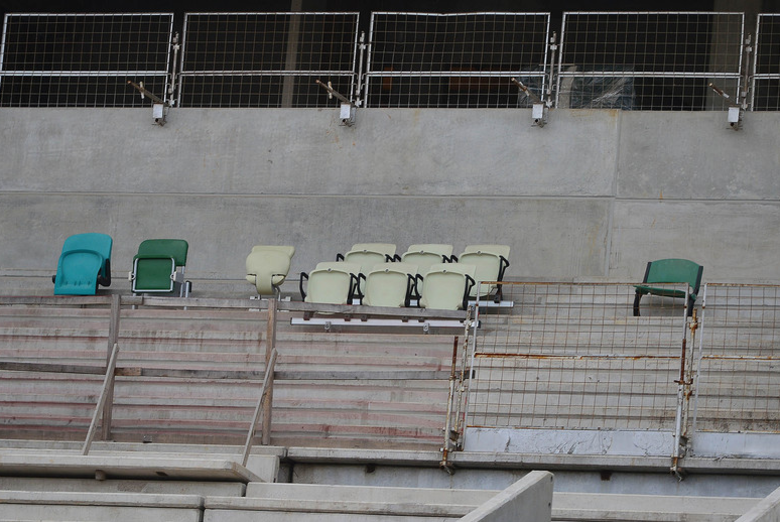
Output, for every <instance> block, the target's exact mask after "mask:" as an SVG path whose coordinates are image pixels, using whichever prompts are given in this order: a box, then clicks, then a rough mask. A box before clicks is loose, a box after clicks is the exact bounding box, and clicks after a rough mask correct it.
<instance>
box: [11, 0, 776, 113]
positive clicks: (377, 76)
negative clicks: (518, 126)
mask: <svg viewBox="0 0 780 522" xmlns="http://www.w3.org/2000/svg"><path fill="white" fill-rule="evenodd" d="M262 14H267V15H283V16H286V17H289V18H290V19H292V17H294V16H312V15H315V16H316V15H327V16H333V15H350V16H354V17H355V29H354V38H351V40H352V41H351V42H350V46H351V64H350V67H347V68H345V69H344V70H341V69H337V70H308V69H305V68H299V69H290V70H287V69H281V70H246V71H227V70H224V69H223V70H218V69H217V68H214V69H213V70H188V69H185V67H186V63H185V51H186V50H185V49H184V47H185V45H186V41H187V38H188V36H191V35H188V31H187V29H186V27H187V24H188V18H189V17H192V16H197V15H262ZM390 15H392V16H399V15H414V16H425V17H431V18H433V17H464V16H466V17H467V16H471V17H474V16H477V17H478V16H480V15H486V16H487V15H490V16H496V15H501V16H515V17H517V16H543V17H546V21H545V27H546V29H545V36H544V37H545V39H546V41H545V42H539V44H540V45H542V44H543V45H544V53H543V59H542V61H543V64H538V65H539V66H540V67H539V68H535V69H534V70H498V71H495V70H479V69H480V67H479V65H480V64H477V66H475V67H473V68H474V69H476V70H430V71H426V70H411V71H409V70H399V71H384V70H381V71H380V70H375V68H376V62H375V59H374V57H373V56H372V53H373V52H374V45H375V42H374V41H373V40H374V38H375V29H376V21H377V20H378V19H381V17H383V16H390ZM602 15H610V16H612V15H614V16H634V15H637V16H640V15H641V16H651V15H652V16H667V15H679V16H686V17H693V16H696V17H710V18H711V19H713V20H714V18H713V17H739V18H738V19H737V18H733V21H732V18H727V19H725V20H726V26H725V27H729V28H730V27H734V30H733V31H731V30H729V31H726V32H724V33H723V34H726V35H728V36H729V37H730V40H728V41H726V40H723V41H721V42H712V41H710V42H708V43H706V44H701V45H706V46H709V47H710V48H713V47H715V46H720V48H721V51H722V52H720V51H719V54H716V55H715V56H720V57H725V58H726V60H725V62H727V66H728V67H729V68H731V67H732V65H733V66H734V67H735V70H727V71H724V70H716V69H713V63H712V62H711V61H709V62H702V63H703V65H704V66H705V68H706V70H705V71H702V70H683V71H677V70H661V71H615V70H587V71H572V70H566V67H567V65H566V60H567V59H568V58H567V56H566V54H567V49H568V46H570V45H573V43H572V42H571V41H567V40H569V37H570V31H569V29H571V28H567V25H571V24H573V23H574V22H573V20H574V19H575V18H574V17H579V16H590V17H597V16H602ZM128 16H129V17H136V18H138V17H144V16H164V17H170V19H169V20H167V19H166V20H165V21H164V24H166V25H167V32H168V37H167V46H168V49H167V54H166V64H165V66H164V68H165V70H163V68H162V66H161V67H160V68H159V69H156V68H153V69H151V70H140V69H137V68H136V69H132V68H130V69H111V70H92V69H91V68H90V67H89V66H87V67H84V68H83V69H72V70H60V71H55V70H51V71H49V70H32V69H30V70H24V68H21V69H20V68H18V67H16V66H14V67H15V68H14V69H10V70H6V69H7V68H8V67H9V63H10V58H9V57H8V56H6V54H7V53H8V52H9V46H8V41H9V38H10V34H11V33H10V31H11V28H10V24H9V21H10V20H12V19H14V18H15V17H101V18H103V19H106V18H109V17H128ZM184 16H185V19H184V26H185V30H184V33H183V34H182V43H183V45H182V52H181V53H180V54H181V56H178V57H176V58H175V59H172V58H171V48H172V47H176V44H175V40H174V32H173V31H174V22H175V19H174V15H173V13H14V14H6V15H5V17H4V20H3V28H2V40H0V87H2V86H3V84H4V83H5V84H7V85H10V83H8V81H7V79H8V78H12V77H22V76H27V77H31V76H42V77H44V76H51V77H56V76H60V77H63V76H72V77H83V78H86V77H104V78H105V77H108V78H120V77H123V76H129V75H147V76H155V77H159V78H161V79H163V80H162V82H161V84H162V85H164V89H163V90H164V92H158V93H156V94H158V95H159V96H161V97H162V98H163V99H164V101H166V102H168V103H170V104H174V102H177V103H179V104H184V105H187V95H186V93H185V94H182V89H181V84H180V83H179V85H178V87H179V91H178V92H173V90H174V86H177V77H178V79H179V80H184V81H185V83H186V82H187V80H188V78H193V77H204V76H219V75H221V74H226V73H230V74H231V75H239V76H274V77H288V76H289V77H296V76H297V77H301V78H307V79H309V80H311V82H312V84H314V80H315V79H318V78H317V77H318V76H322V75H332V76H339V77H343V78H348V84H349V88H348V91H349V92H344V94H345V95H346V97H347V98H348V99H350V100H351V101H352V102H353V103H354V104H355V105H356V106H367V107H371V106H375V105H376V106H381V105H377V104H376V103H375V102H374V101H373V100H372V99H370V98H371V96H369V87H370V86H371V85H372V82H376V81H381V80H383V79H390V80H392V78H404V79H424V78H429V79H432V78H443V77H450V78H455V79H459V80H462V81H464V82H465V83H466V84H471V83H474V84H475V85H477V87H475V90H476V89H477V88H479V85H480V83H481V82H483V81H484V82H488V83H489V82H490V81H491V80H490V79H493V80H501V79H506V80H507V82H508V81H509V80H510V79H513V78H527V79H529V80H530V81H533V82H537V81H538V83H539V84H540V85H541V88H539V87H538V86H537V85H534V86H533V87H532V89H531V90H532V91H537V92H538V94H539V97H540V98H542V99H543V101H545V102H546V104H547V105H548V106H550V107H551V106H555V107H562V106H563V105H565V104H562V102H561V96H562V91H563V90H564V89H563V87H562V84H564V83H566V82H569V81H573V80H575V79H587V78H590V79H594V78H651V79H652V78H659V79H675V80H676V79H681V80H686V81H690V80H696V81H697V82H705V81H707V80H712V82H711V83H717V82H718V81H719V80H720V81H724V82H728V83H729V85H728V86H726V87H725V88H723V91H726V94H729V95H730V96H729V98H728V99H726V98H725V97H724V96H723V94H722V92H723V91H721V90H720V89H719V88H717V87H718V86H717V85H713V90H714V91H716V93H718V94H716V93H711V92H710V93H707V94H702V97H703V98H701V99H702V100H703V101H702V103H701V106H699V105H700V104H698V101H697V103H696V104H694V106H693V109H692V110H721V109H723V108H726V107H727V106H728V107H733V106H740V107H741V109H743V110H748V111H753V110H780V100H775V97H776V96H777V93H778V92H780V70H774V69H773V68H772V67H774V66H773V65H772V67H770V68H769V70H763V69H762V68H761V63H762V62H761V60H762V57H764V60H766V58H765V57H766V56H767V54H769V55H770V61H771V60H774V58H775V57H774V53H776V52H777V51H776V49H777V39H769V40H767V38H770V37H771V38H774V33H775V31H774V29H771V28H773V27H774V26H775V25H776V24H775V21H776V20H777V17H780V14H775V13H762V14H758V15H757V19H756V29H755V33H754V34H751V35H749V36H748V39H747V40H746V39H745V37H746V34H745V25H746V24H745V14H744V13H726V12H703V11H702V12H685V11H681V12H660V11H659V12H650V11H648V12H617V11H615V12H578V11H573V12H565V13H563V21H562V26H561V28H560V31H561V34H560V43H556V42H555V41H554V40H555V38H553V39H551V38H550V34H551V30H552V29H553V28H552V27H551V21H550V13H500V12H496V13H488V12H485V13H448V14H436V13H403V12H400V13H392V12H385V11H380V12H373V13H371V20H370V32H369V39H368V43H367V44H365V43H364V41H363V38H364V37H361V36H360V30H359V13H355V12H311V13H304V12H301V13H299V12H283V13H186V14H185V15H184ZM594 19H595V18H594ZM702 20H706V19H705V18H702ZM534 23H536V22H534ZM539 23H540V24H541V22H539ZM737 23H739V27H741V29H740V31H739V34H740V35H741V36H740V38H741V39H742V42H741V43H740V49H739V50H737V49H736V42H735V40H736V35H737V33H738V31H737V30H736V27H737ZM540 27H541V25H540ZM572 27H573V26H572ZM572 30H573V29H572ZM350 34H351V31H350ZM540 34H541V33H540ZM552 34H555V33H552ZM648 34H650V33H648ZM670 34H672V33H670ZM702 34H706V32H705V31H703V32H702ZM712 34H716V35H717V34H719V33H718V32H717V31H714V32H713V33H712ZM752 37H755V42H754V44H753V45H751V44H750V38H752ZM454 41H457V39H455V40H454ZM767 42H769V43H767ZM675 45H676V44H675ZM681 45H682V47H681V48H683V49H684V48H685V47H684V46H685V45H687V44H686V43H685V42H683V43H682V44H681ZM767 45H769V47H767ZM724 46H725V47H724ZM732 47H734V48H733V49H732ZM365 49H367V50H368V52H367V53H364V50H365ZM534 49H535V47H534ZM724 49H725V50H724ZM286 51H288V52H289V49H287V50H286ZM651 51H652V50H651ZM30 52H33V50H31V51H30ZM141 52H142V51H141ZM530 52H535V50H533V51H530ZM750 52H753V56H752V57H750V56H749V53H750ZM556 55H557V56H558V57H559V59H558V60H557V64H556ZM85 59H86V60H88V59H89V58H85ZM174 62H175V63H174ZM84 63H85V64H88V63H90V62H84ZM529 63H530V61H529ZM670 63H671V62H670ZM772 63H774V62H772ZM721 65H723V63H721ZM501 66H502V65H500V64H499V67H501ZM539 69H541V70H539ZM734 86H736V88H734ZM762 86H769V89H768V91H766V92H767V93H768V94H767V95H766V96H767V102H766V103H765V104H764V103H759V100H758V99H757V92H756V90H757V89H761V87H762ZM57 87H58V88H60V87H59V86H57ZM147 87H148V85H147ZM721 87H722V86H721ZM156 88H157V89H159V88H160V87H159V86H158V87H156ZM681 88H682V89H683V90H685V89H690V87H689V86H683V87H681ZM311 89H312V91H310V93H313V92H314V91H316V90H318V87H314V86H312V87H311ZM185 90H186V87H185ZM128 91H129V92H131V91H130V89H129V87H128ZM733 91H736V92H733ZM52 92H54V94H53V96H59V95H61V96H64V97H68V96H80V95H81V93H80V92H79V93H77V94H75V95H74V94H71V93H69V92H65V91H56V92H55V91H54V90H52ZM508 92H509V91H502V93H501V96H502V97H505V96H506V95H507V93H508ZM686 92H687V91H686ZM518 93H519V97H518V102H517V104H516V106H518V107H525V106H528V105H529V104H528V103H526V102H527V101H528V100H527V99H523V97H522V94H520V93H521V91H520V90H518ZM131 94H132V92H131ZM719 94H720V96H719ZM101 95H102V93H101ZM325 95H326V93H325V92H324V91H323V97H324V96H325ZM311 96H313V94H311ZM686 96H688V94H685V95H683V97H686ZM697 97H698V93H697ZM104 98H105V96H104ZM698 99H699V98H697V100H698ZM75 103H76V105H75V106H82V105H83V104H82V103H81V102H80V101H77V102H75ZM326 103H328V102H327V101H323V104H322V105H320V104H319V102H316V106H317V107H320V106H324V104H326ZM467 103H471V102H467ZM474 103H477V104H478V103H484V102H483V101H479V102H474ZM491 103H493V102H491ZM501 103H503V101H502V102H501ZM757 103H758V105H759V107H758V109H756V104H757ZM38 104H39V105H36V104H35V102H33V101H29V100H28V101H26V102H25V103H16V102H15V104H14V105H13V106H16V105H19V106H25V107H30V106H42V105H40V101H39V102H38ZM104 104H105V105H104V106H106V107H109V106H110V107H120V106H129V107H138V106H141V105H143V104H146V102H141V101H140V100H139V101H138V102H135V101H132V102H131V101H128V100H127V99H124V100H121V99H119V100H117V99H115V100H114V101H111V100H110V99H109V100H108V101H106V102H104ZM408 105H409V107H418V106H419V107H422V106H425V104H420V103H416V104H415V103H411V104H408ZM43 106H49V107H64V106H73V103H71V102H70V101H68V100H66V101H65V102H63V101H62V100H59V101H58V100H56V99H55V100H53V101H51V102H47V103H46V104H44V105H43ZM86 106H91V104H87V105H86ZM96 106H100V104H96ZM214 106H217V107H223V106H226V105H225V104H224V103H220V102H217V104H216V105H214ZM227 106H240V107H245V106H250V105H247V104H246V103H244V102H240V103H238V104H236V105H227ZM261 106H266V105H262V104H261ZM292 106H295V105H292ZM430 106H431V107H441V106H443V105H441V104H439V105H437V104H435V103H434V104H432V105H430ZM451 106H453V107H460V105H458V102H457V101H456V102H454V103H453V104H452V105H451ZM467 106H477V105H467ZM495 106H496V107H497V106H498V105H495ZM501 106H503V105H501ZM508 106H515V103H514V102H512V103H510V104H509V105H508ZM491 107H492V106H491ZM689 109H690V107H683V108H671V109H665V108H663V107H661V108H659V109H655V108H652V107H651V108H650V110H689Z"/></svg>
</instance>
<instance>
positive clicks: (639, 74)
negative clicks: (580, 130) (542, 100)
mask: <svg viewBox="0 0 780 522" xmlns="http://www.w3.org/2000/svg"><path fill="white" fill-rule="evenodd" d="M663 15H679V16H740V17H741V22H740V23H741V36H740V46H741V47H740V50H739V52H738V53H737V56H735V57H736V58H737V59H738V67H737V70H736V71H733V72H718V71H709V70H708V71H705V72H697V71H658V72H656V71H616V70H609V69H608V68H604V69H602V70H589V71H566V70H564V67H565V65H564V63H565V61H566V46H567V21H568V20H570V19H571V18H572V17H575V16H577V17H588V18H593V17H599V16H636V17H642V16H644V17H650V16H663ZM744 34H745V15H744V13H724V12H684V11H680V12H661V11H659V12H651V11H634V12H630V11H626V12H617V11H603V12H595V11H592V12H591V11H572V12H565V13H563V21H562V24H561V43H560V58H559V60H558V72H557V83H556V89H555V106H556V107H560V106H561V100H560V97H561V92H562V90H563V89H562V83H563V82H564V81H566V80H567V79H571V80H574V79H578V78H664V79H666V78H673V79H728V80H733V81H736V90H735V92H733V93H731V96H734V97H736V96H737V93H739V92H740V90H741V86H740V82H741V81H742V78H743V76H742V71H743V67H744V64H743V54H744V52H743V48H742V46H743V45H744V44H743V42H744ZM709 45H713V44H712V43H710V44H709ZM605 65H607V64H605ZM715 87H716V88H717V86H715ZM723 103H724V104H725V103H726V102H725V101H723ZM650 110H652V109H650ZM658 110H668V109H658ZM677 110H682V109H677ZM709 110H717V108H715V109H709Z"/></svg>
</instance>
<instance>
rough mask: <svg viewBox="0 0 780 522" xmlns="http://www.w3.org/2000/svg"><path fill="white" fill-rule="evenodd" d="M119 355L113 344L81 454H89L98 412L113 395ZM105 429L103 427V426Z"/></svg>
mask: <svg viewBox="0 0 780 522" xmlns="http://www.w3.org/2000/svg"><path fill="white" fill-rule="evenodd" d="M118 355H119V345H118V344H114V348H113V349H112V350H111V356H110V357H109V360H108V364H107V365H106V378H105V379H104V380H103V389H102V390H101V392H100V398H99V399H98V402H97V406H96V407H95V413H94V414H93V415H92V422H91V423H90V425H89V430H88V431H87V438H86V440H85V441H84V446H83V447H82V449H81V454H82V455H86V454H88V453H89V448H90V446H92V439H94V438H95V432H96V431H97V422H98V417H99V416H100V412H101V411H103V410H104V406H105V405H106V403H107V401H108V398H109V395H113V393H112V391H113V384H114V372H115V371H116V359H117V356H118ZM104 428H105V426H104Z"/></svg>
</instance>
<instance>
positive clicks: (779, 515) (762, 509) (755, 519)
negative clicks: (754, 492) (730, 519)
mask: <svg viewBox="0 0 780 522" xmlns="http://www.w3.org/2000/svg"><path fill="white" fill-rule="evenodd" d="M737 522H780V488H778V489H776V490H774V491H773V492H772V494H771V495H769V496H768V497H766V498H765V499H763V500H761V501H760V502H759V503H758V504H757V505H755V506H753V507H752V508H750V509H749V510H748V511H747V512H746V513H745V514H744V515H742V516H741V517H739V518H738V519H737Z"/></svg>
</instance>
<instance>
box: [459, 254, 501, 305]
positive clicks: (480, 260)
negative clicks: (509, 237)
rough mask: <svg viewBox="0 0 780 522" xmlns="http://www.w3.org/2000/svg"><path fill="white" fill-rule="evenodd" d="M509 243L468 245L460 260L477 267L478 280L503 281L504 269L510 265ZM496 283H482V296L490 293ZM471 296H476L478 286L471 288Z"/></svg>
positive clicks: (480, 291)
mask: <svg viewBox="0 0 780 522" xmlns="http://www.w3.org/2000/svg"><path fill="white" fill-rule="evenodd" d="M509 250H510V247H509V246H508V245H468V246H467V247H466V248H465V249H463V253H462V254H461V255H460V256H459V257H458V261H459V262H461V263H465V264H471V265H474V266H476V267H477V275H476V277H475V279H476V280H477V281H503V279H504V270H505V269H506V267H508V266H509ZM495 288H496V285H480V290H479V293H480V297H482V296H486V295H489V294H490V293H491V292H493V290H495ZM470 295H471V297H476V295H477V286H476V285H475V286H474V288H472V289H471V293H470Z"/></svg>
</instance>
